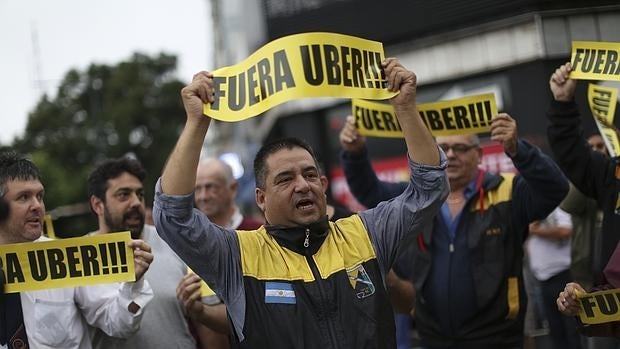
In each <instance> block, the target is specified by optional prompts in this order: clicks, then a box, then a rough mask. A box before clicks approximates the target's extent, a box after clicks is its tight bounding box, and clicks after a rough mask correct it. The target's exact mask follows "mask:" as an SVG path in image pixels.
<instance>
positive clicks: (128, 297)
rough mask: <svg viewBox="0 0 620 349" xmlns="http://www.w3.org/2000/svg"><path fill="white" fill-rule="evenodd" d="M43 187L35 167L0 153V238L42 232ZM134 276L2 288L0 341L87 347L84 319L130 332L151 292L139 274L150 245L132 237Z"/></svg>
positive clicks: (16, 239) (19, 239)
mask: <svg viewBox="0 0 620 349" xmlns="http://www.w3.org/2000/svg"><path fill="white" fill-rule="evenodd" d="M44 194H45V189H44V187H43V184H42V180H41V176H40V174H39V170H38V169H37V167H36V166H35V165H34V164H33V163H32V162H31V161H29V160H27V159H25V158H24V157H21V156H19V155H17V154H15V153H12V152H4V153H0V197H2V198H3V200H6V202H8V204H9V213H8V216H7V217H6V219H5V220H4V221H0V244H3V245H4V244H13V243H23V242H33V241H44V240H47V239H46V238H44V237H41V233H42V230H43V217H44V216H45V204H44V201H43V197H44ZM129 246H130V247H131V248H132V249H133V251H134V262H135V273H136V280H137V281H136V282H128V283H122V284H118V283H113V284H101V285H94V286H86V287H65V288H57V289H48V290H40V291H26V292H21V293H9V294H4V295H3V297H2V299H0V347H2V348H76V349H89V348H91V347H92V346H91V341H90V337H89V325H90V326H93V327H96V328H98V329H100V330H101V331H103V332H105V333H106V334H108V335H110V336H115V337H119V338H126V337H128V336H130V335H132V334H133V333H135V332H136V331H137V330H138V329H139V327H140V322H141V320H142V317H143V314H144V308H145V306H147V305H148V304H149V302H150V300H151V299H152V298H153V292H152V290H151V288H150V286H149V284H148V282H147V281H144V279H143V278H142V276H143V275H144V273H145V272H146V271H147V270H148V269H149V265H150V264H151V262H152V260H153V255H152V254H151V253H150V251H151V248H150V246H149V245H148V244H147V243H146V242H144V241H142V240H132V241H131V242H130V243H129ZM0 294H1V293H0Z"/></svg>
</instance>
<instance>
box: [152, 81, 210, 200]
mask: <svg viewBox="0 0 620 349" xmlns="http://www.w3.org/2000/svg"><path fill="white" fill-rule="evenodd" d="M181 96H182V97H183V105H184V107H185V112H186V114H187V120H186V122H185V128H183V132H182V133H181V136H180V137H179V139H178V141H177V144H176V146H175V147H174V150H173V151H172V153H171V154H170V157H169V158H168V162H167V163H166V166H165V167H164V171H163V174H162V176H161V189H162V192H163V193H164V194H167V195H184V194H188V193H191V192H193V191H194V185H195V184H196V168H197V167H198V159H199V158H200V150H201V149H202V144H203V142H204V138H205V136H206V134H207V130H208V129H209V124H210V122H211V118H209V117H207V116H205V115H204V114H203V112H202V110H203V104H205V103H212V102H213V75H212V74H211V73H209V72H206V71H203V72H200V73H198V74H196V75H194V78H193V79H192V82H191V83H190V84H189V85H187V86H185V87H184V88H183V90H181Z"/></svg>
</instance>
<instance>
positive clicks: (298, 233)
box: [265, 216, 329, 256]
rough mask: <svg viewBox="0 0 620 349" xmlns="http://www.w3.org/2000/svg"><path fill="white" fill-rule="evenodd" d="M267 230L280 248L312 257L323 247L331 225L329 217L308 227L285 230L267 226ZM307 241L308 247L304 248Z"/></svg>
mask: <svg viewBox="0 0 620 349" xmlns="http://www.w3.org/2000/svg"><path fill="white" fill-rule="evenodd" d="M265 229H267V233H268V234H269V235H271V236H273V238H274V239H276V241H277V242H278V244H279V245H280V246H283V247H286V248H287V249H289V250H291V251H293V252H296V253H299V254H301V255H305V256H311V255H313V254H315V253H316V252H317V251H318V250H319V248H321V245H323V241H325V238H326V237H327V233H328V232H329V223H328V220H327V216H325V217H324V218H322V219H319V220H318V221H316V222H314V223H311V224H310V225H307V226H298V227H291V228H288V227H286V228H285V227H282V226H278V225H265ZM306 233H307V234H306ZM306 238H307V239H306ZM306 241H307V247H306V246H304V243H305V242H306Z"/></svg>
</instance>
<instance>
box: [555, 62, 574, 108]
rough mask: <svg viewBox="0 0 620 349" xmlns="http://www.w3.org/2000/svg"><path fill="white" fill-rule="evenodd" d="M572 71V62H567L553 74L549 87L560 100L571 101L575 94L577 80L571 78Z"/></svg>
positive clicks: (556, 98) (557, 99)
mask: <svg viewBox="0 0 620 349" xmlns="http://www.w3.org/2000/svg"><path fill="white" fill-rule="evenodd" d="M571 71H572V68H571V65H570V63H565V64H564V65H561V66H560V67H559V68H558V69H556V70H555V72H554V73H553V74H552V75H551V79H550V80H549V87H550V88H551V93H553V98H554V99H555V100H556V101H558V102H570V101H572V100H573V97H574V96H575V86H576V85H577V82H576V81H575V80H573V79H571V78H569V75H570V72H571Z"/></svg>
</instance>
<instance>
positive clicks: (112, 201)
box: [88, 158, 196, 349]
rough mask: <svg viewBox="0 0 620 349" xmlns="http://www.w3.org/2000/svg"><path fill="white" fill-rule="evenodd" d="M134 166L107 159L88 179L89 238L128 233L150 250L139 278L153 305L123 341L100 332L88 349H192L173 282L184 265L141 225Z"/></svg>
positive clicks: (139, 176)
mask: <svg viewBox="0 0 620 349" xmlns="http://www.w3.org/2000/svg"><path fill="white" fill-rule="evenodd" d="M145 177H146V172H145V170H144V168H143V167H142V165H141V164H140V162H139V161H138V160H135V159H130V158H118V159H107V160H105V161H103V162H101V163H99V164H98V165H97V166H96V167H95V168H94V169H93V171H92V172H91V173H90V175H89V176H88V194H89V200H90V206H91V209H92V211H93V212H94V213H95V215H96V216H97V220H98V223H99V229H98V230H97V232H95V234H107V233H111V232H117V231H124V230H129V231H130V232H131V236H132V238H134V239H142V240H144V241H146V242H147V243H148V244H149V245H150V246H151V247H152V248H153V255H154V256H155V261H154V262H153V264H151V267H150V268H149V271H148V272H147V273H146V275H145V278H146V280H147V281H148V282H149V283H150V285H151V286H152V287H153V290H154V292H155V299H154V300H153V301H152V302H151V303H150V304H149V309H148V311H147V312H146V314H145V315H144V318H143V319H142V323H141V325H140V329H139V330H138V331H137V332H136V333H135V334H134V335H132V336H130V337H128V338H115V337H116V336H110V335H109V334H107V333H104V332H103V331H100V330H99V331H97V332H96V333H95V335H94V337H93V347H94V348H101V349H107V348H114V349H124V348H128V349H129V348H132V349H133V348H149V349H155V348H162V349H169V348H191V349H194V348H196V341H195V340H194V338H193V336H192V334H191V333H190V330H189V327H188V323H187V319H186V317H185V314H184V312H183V308H182V307H181V303H180V301H179V300H178V299H177V296H176V288H177V285H178V284H179V282H180V281H181V280H182V279H183V277H184V276H185V275H186V274H187V271H188V269H187V266H186V265H185V263H184V262H183V261H182V260H181V259H180V258H179V257H178V256H177V255H176V253H174V252H173V251H172V249H170V247H169V246H168V245H167V244H166V243H165V242H164V241H163V240H162V239H161V238H160V237H159V235H158V234H157V231H156V230H155V227H154V226H152V225H147V224H144V221H145V217H146V205H145V200H144V185H143V182H144V179H145Z"/></svg>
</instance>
